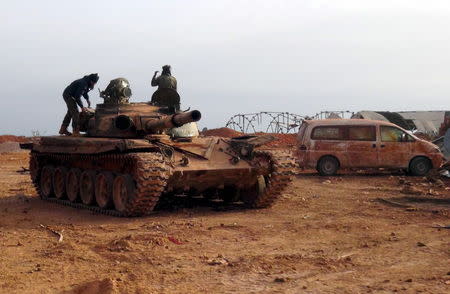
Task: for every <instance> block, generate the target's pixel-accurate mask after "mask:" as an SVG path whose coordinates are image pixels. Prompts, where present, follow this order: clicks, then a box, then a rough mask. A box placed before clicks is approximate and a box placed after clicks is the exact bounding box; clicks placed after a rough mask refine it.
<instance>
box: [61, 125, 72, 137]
mask: <svg viewBox="0 0 450 294" xmlns="http://www.w3.org/2000/svg"><path fill="white" fill-rule="evenodd" d="M59 134H60V135H66V136H70V135H72V133H71V132H69V131H68V130H67V127H66V126H61V128H60V129H59Z"/></svg>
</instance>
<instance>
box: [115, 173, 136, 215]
mask: <svg viewBox="0 0 450 294" xmlns="http://www.w3.org/2000/svg"><path fill="white" fill-rule="evenodd" d="M134 196H135V187H134V183H133V178H132V177H131V176H129V175H119V176H117V177H116V178H115V179H114V184H113V201H114V207H115V208H116V210H117V211H120V212H125V211H127V206H128V203H129V201H130V200H131V199H133V198H134Z"/></svg>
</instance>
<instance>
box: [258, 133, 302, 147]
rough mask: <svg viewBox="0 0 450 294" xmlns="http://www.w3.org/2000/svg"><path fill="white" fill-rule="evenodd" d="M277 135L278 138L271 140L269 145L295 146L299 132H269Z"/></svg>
mask: <svg viewBox="0 0 450 294" xmlns="http://www.w3.org/2000/svg"><path fill="white" fill-rule="evenodd" d="M269 135H272V136H274V137H276V138H277V139H278V140H277V141H273V142H270V143H269V144H267V145H266V146H267V147H281V148H286V147H294V146H295V145H297V134H269Z"/></svg>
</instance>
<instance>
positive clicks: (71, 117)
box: [62, 96, 80, 130]
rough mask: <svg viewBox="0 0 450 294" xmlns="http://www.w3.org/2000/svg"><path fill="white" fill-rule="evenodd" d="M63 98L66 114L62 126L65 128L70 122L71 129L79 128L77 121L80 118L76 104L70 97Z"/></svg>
mask: <svg viewBox="0 0 450 294" xmlns="http://www.w3.org/2000/svg"><path fill="white" fill-rule="evenodd" d="M63 98H64V101H65V102H66V105H67V113H66V116H64V120H63V123H62V126H63V127H66V128H67V127H68V126H69V124H70V121H72V129H74V130H75V129H76V128H78V127H79V126H78V121H79V118H80V113H79V111H78V107H77V103H76V102H75V99H74V98H73V97H71V96H63Z"/></svg>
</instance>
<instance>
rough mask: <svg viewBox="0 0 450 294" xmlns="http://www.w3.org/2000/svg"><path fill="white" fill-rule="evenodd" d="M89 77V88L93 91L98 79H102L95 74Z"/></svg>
mask: <svg viewBox="0 0 450 294" xmlns="http://www.w3.org/2000/svg"><path fill="white" fill-rule="evenodd" d="M87 77H88V80H89V87H90V88H91V89H93V88H94V86H95V84H97V82H98V79H99V78H100V77H99V76H98V74H97V73H95V74H94V73H93V74H90V75H88V76H87Z"/></svg>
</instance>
